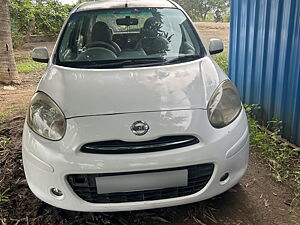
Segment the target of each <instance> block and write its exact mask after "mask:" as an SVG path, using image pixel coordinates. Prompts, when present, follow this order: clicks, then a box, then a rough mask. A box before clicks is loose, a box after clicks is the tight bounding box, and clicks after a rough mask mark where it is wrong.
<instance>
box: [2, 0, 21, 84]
mask: <svg viewBox="0 0 300 225" xmlns="http://www.w3.org/2000/svg"><path fill="white" fill-rule="evenodd" d="M0 83H2V84H20V78H19V76H18V72H17V68H16V62H15V56H14V51H13V45H12V39H11V25H10V17H9V9H8V0H0Z"/></svg>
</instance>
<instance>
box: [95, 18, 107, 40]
mask: <svg viewBox="0 0 300 225" xmlns="http://www.w3.org/2000/svg"><path fill="white" fill-rule="evenodd" d="M111 40H112V30H111V29H110V28H109V26H108V25H107V24H106V23H104V22H101V21H100V22H97V23H95V24H94V26H93V30H92V41H104V42H110V41H111Z"/></svg>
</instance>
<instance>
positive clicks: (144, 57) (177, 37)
mask: <svg viewBox="0 0 300 225" xmlns="http://www.w3.org/2000/svg"><path fill="white" fill-rule="evenodd" d="M204 55H205V50H204V47H203V45H202V43H201V41H200V39H199V37H198V36H197V33H196V31H195V29H194V28H193V26H192V25H191V23H190V21H189V20H188V19H187V18H186V16H185V15H184V14H183V13H182V11H180V10H178V9H169V8H160V9H158V8H126V9H114V10H101V11H90V12H80V13H75V14H73V15H72V16H71V17H70V19H69V21H68V23H67V25H66V27H65V29H64V31H63V34H62V36H61V39H60V41H59V45H58V49H57V53H56V57H57V58H56V59H57V60H56V63H57V64H58V65H61V66H67V67H78V68H124V67H142V66H154V65H168V64H175V63H180V62H187V61H192V60H195V59H199V58H201V57H203V56H204Z"/></svg>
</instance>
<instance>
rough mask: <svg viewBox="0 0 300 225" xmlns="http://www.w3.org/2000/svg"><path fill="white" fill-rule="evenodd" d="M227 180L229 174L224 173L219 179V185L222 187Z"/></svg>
mask: <svg viewBox="0 0 300 225" xmlns="http://www.w3.org/2000/svg"><path fill="white" fill-rule="evenodd" d="M228 180H229V173H225V174H224V175H223V176H222V177H221V178H220V184H221V185H224V184H226V183H227V182H228Z"/></svg>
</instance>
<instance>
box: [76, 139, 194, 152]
mask: <svg viewBox="0 0 300 225" xmlns="http://www.w3.org/2000/svg"><path fill="white" fill-rule="evenodd" d="M197 143H199V140H198V139H197V138H196V137H194V136H187V135H182V136H165V137H160V138H158V139H155V140H151V141H140V142H127V141H120V140H113V141H102V142H95V143H89V144H85V145H84V146H82V148H81V151H82V152H85V153H93V154H127V153H144V152H155V151H165V150H172V149H177V148H183V147H187V146H190V145H194V144H197Z"/></svg>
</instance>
